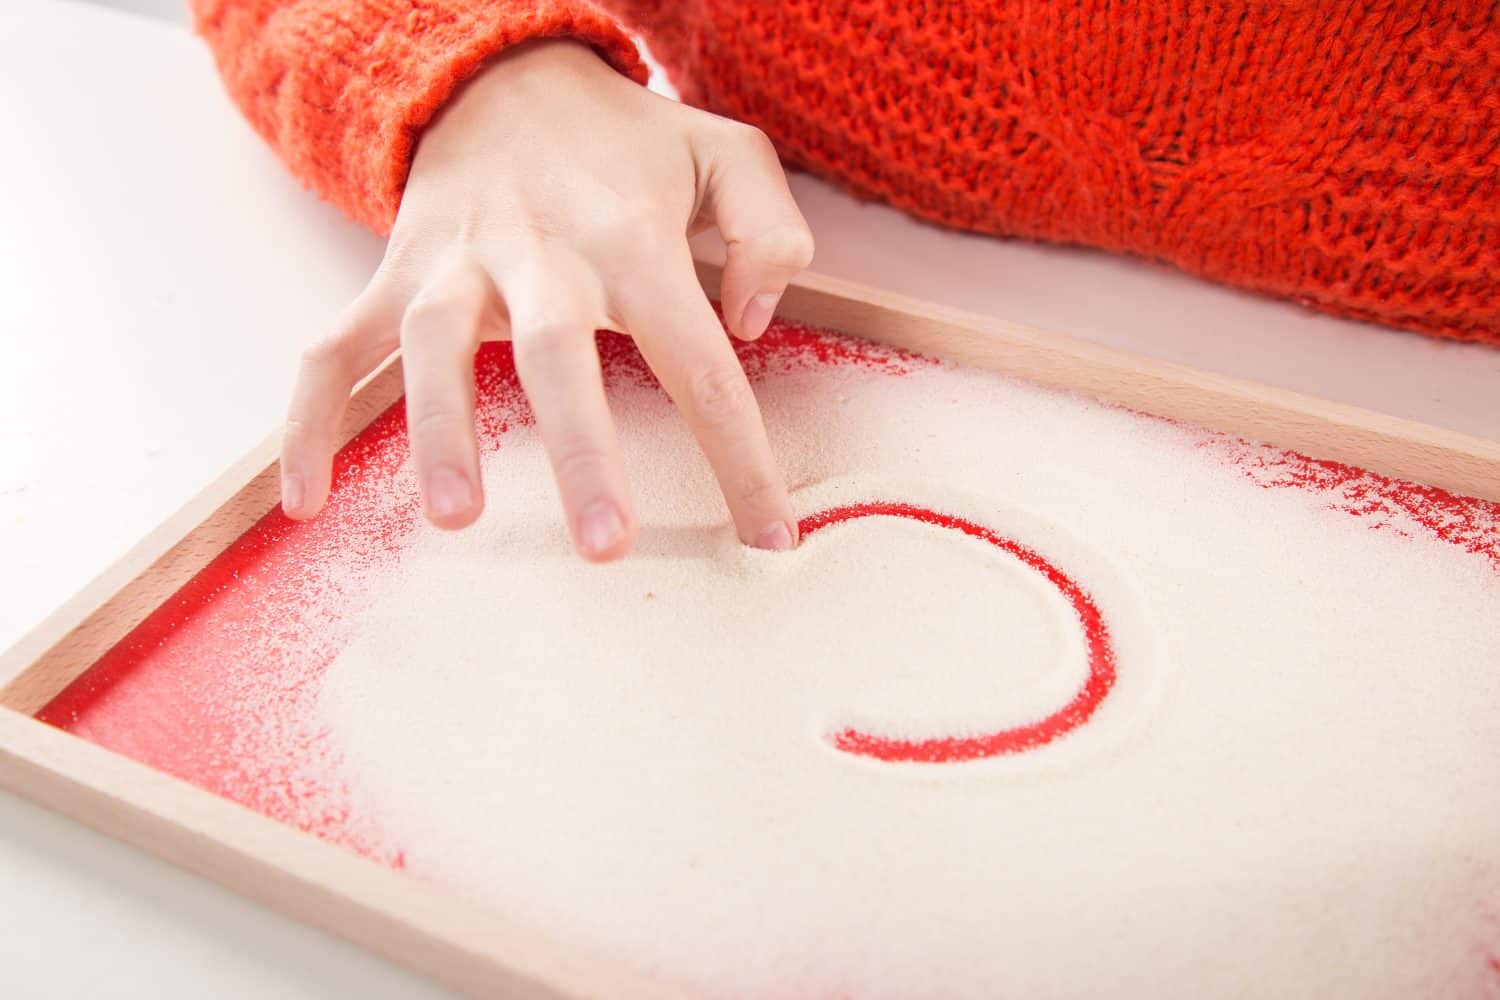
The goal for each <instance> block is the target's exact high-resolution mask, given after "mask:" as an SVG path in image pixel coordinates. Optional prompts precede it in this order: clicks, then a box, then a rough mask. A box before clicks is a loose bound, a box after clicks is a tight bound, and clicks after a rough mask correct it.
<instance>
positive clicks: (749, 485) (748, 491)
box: [738, 470, 782, 507]
mask: <svg viewBox="0 0 1500 1000" xmlns="http://www.w3.org/2000/svg"><path fill="white" fill-rule="evenodd" d="M781 490H782V486H781V482H780V480H778V479H776V478H775V477H774V476H771V475H768V474H767V473H766V472H764V471H761V470H757V471H755V472H752V473H750V474H749V475H747V476H745V478H744V479H743V480H741V481H740V483H739V490H738V499H739V501H740V503H741V504H743V505H744V506H746V507H760V506H769V505H770V503H771V502H772V501H774V500H776V499H777V498H778V496H779V495H780V493H781Z"/></svg>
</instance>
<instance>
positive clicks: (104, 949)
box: [0, 0, 1500, 997]
mask: <svg viewBox="0 0 1500 1000" xmlns="http://www.w3.org/2000/svg"><path fill="white" fill-rule="evenodd" d="M110 5H111V6H115V7H119V8H124V9H128V10H131V11H137V12H144V13H148V14H154V15H156V16H157V18H158V19H157V20H148V19H146V18H144V17H141V16H139V14H118V13H113V12H106V11H103V10H101V9H100V8H99V7H96V6H89V5H75V4H73V3H69V2H65V0H5V2H4V3H3V4H0V93H3V94H5V95H6V96H7V98H8V100H7V120H6V123H5V129H4V134H5V137H6V138H5V144H6V150H5V153H4V154H3V155H0V190H3V191H4V192H6V199H7V202H6V205H5V208H4V210H3V211H0V305H3V308H0V348H3V361H0V453H3V454H4V456H5V461H4V462H3V463H0V646H5V645H8V644H9V643H10V642H12V641H13V640H14V639H16V638H18V637H19V636H20V635H21V634H22V633H24V632H25V631H26V630H27V629H28V628H30V627H31V626H33V625H34V624H36V623H37V622H38V621H39V620H40V619H41V618H42V617H43V616H44V615H45V614H46V613H47V612H48V611H49V610H51V609H52V608H53V607H55V606H56V605H57V604H59V603H60V602H61V601H62V600H64V599H65V598H66V597H67V596H69V595H70V594H71V593H73V592H75V591H76V590H78V589H79V588H80V587H81V586H82V585H83V584H85V583H86V582H87V581H88V580H89V579H90V578H91V577H92V576H94V575H95V574H97V573H98V572H99V571H100V570H102V569H103V568H104V567H105V566H107V565H108V564H109V563H110V562H111V561H112V560H114V559H116V558H118V557H119V556H120V555H121V554H122V553H123V552H124V551H125V550H126V549H128V548H129V547H130V546H131V545H132V544H133V543H134V542H135V541H137V540H138V539H139V538H141V537H142V536H143V535H145V534H146V533H147V532H148V531H149V530H150V529H151V528H153V527H154V526H155V525H156V524H157V523H159V522H160V521H162V520H163V519H164V518H165V517H167V516H168V515H169V514H170V513H171V512H172V511H173V510H174V509H175V508H176V507H178V506H179V505H181V504H182V503H183V502H184V501H186V500H187V499H188V498H189V497H190V496H192V495H193V493H195V492H196V491H197V490H198V489H200V488H201V487H202V486H203V485H204V484H206V483H207V482H209V481H210V480H212V479H213V478H214V477H215V476H216V475H217V474H218V473H219V472H221V471H222V470H223V469H224V468H225V467H226V466H227V465H229V464H230V463H231V462H232V461H234V460H235V459H236V458H238V457H239V456H240V455H242V454H243V453H244V452H245V451H247V450H248V449H249V448H250V447H251V446H253V445H254V444H255V443H256V442H258V441H259V440H260V439H261V438H263V437H264V436H265V435H266V434H267V433H268V432H269V431H271V430H272V429H273V428H274V426H275V424H276V422H277V419H278V416H279V415H280V413H281V411H282V409H283V407H284V402H285V398H286V393H287V390H288V388H289V378H290V375H291V373H292V370H293V366H294V363H295V359H296V356H297V353H298V351H299V350H300V347H301V345H302V344H303V343H305V342H306V341H307V340H308V339H309V338H310V337H311V336H313V335H314V334H315V333H316V332H318V330H319V329H320V328H321V327H322V325H323V324H325V323H326V322H327V321H328V320H329V318H330V317H331V316H332V315H333V314H334V313H335V312H336V310H337V309H338V308H339V306H340V305H341V304H342V303H344V302H345V301H347V300H348V299H349V297H350V296H352V295H353V294H354V292H355V291H356V290H357V289H358V288H359V287H360V285H361V284H362V282H363V280H364V277H365V276H366V275H367V274H368V273H369V271H370V270H371V268H372V267H373V266H374V264H375V262H376V261H377V260H378V259H379V254H380V243H379V241H378V240H376V239H375V238H373V237H372V236H370V235H369V234H367V233H364V232H362V231H360V230H358V229H357V228H355V227H354V226H352V225H350V224H349V223H347V222H346V221H344V220H343V219H342V218H341V217H340V216H339V215H338V214H337V213H336V212H335V211H333V210H332V209H330V208H328V207H327V206H325V205H321V204H319V203H317V202H316V201H315V200H314V199H312V198H311V197H309V196H308V195H306V194H304V193H303V192H302V191H301V190H299V188H298V185H297V184H296V183H295V182H294V181H292V180H291V179H290V178H289V177H288V176H287V175H286V174H285V173H284V171H283V170H282V169H281V168H280V166H279V164H278V163H277V162H276V160H275V159H274V157H272V156H271V154H270V153H269V152H267V151H266V150H265V148H264V147H263V146H262V145H261V144H260V142H259V141H258V140H257V139H256V137H255V136H254V135H253V133H251V132H250V130H249V129H248V127H246V126H245V125H244V123H243V122H242V121H241V120H240V118H239V117H238V115H237V114H236V113H235V111H234V109H233V107H232V106H231V105H230V104H229V102H228V101H227V100H226V98H225V97H224V96H223V93H222V91H221V88H220V87H219V85H218V82H217V78H216V77H215V75H214V73H213V69H212V63H211V60H210V59H209V57H208V55H207V53H206V52H205V51H204V49H203V48H202V46H201V45H200V44H199V43H198V42H197V41H196V40H195V39H193V38H192V37H191V36H190V35H188V34H187V33H186V32H185V31H184V30H182V28H181V27H179V26H177V25H174V24H172V23H171V22H173V21H176V22H178V24H182V23H185V22H186V16H185V13H184V12H183V11H182V9H181V7H180V6H179V4H178V3H176V2H174V0H111V3H110ZM13 95H20V98H19V99H16V98H14V97H13ZM793 187H794V190H795V191H796V193H797V195H798V198H799V201H800V202H801V203H802V206H803V209H804V211H805V212H806V214H807V215H808V218H809V221H810V222H811V223H812V226H813V229H814V232H815V233H816V235H817V238H818V257H817V261H816V263H815V265H814V266H815V267H816V268H817V269H818V270H820V271H823V272H826V273H829V274H834V275H838V276H841V277H848V278H853V279H856V280H860V281H864V282H867V283H869V284H875V285H882V286H885V287H888V288H893V289H896V290H898V291H901V292H905V293H907V294H911V295H917V296H921V297H925V298H929V299H934V300H938V301H942V302H946V303H948V304H951V305H957V306H962V307H965V308H969V309H973V310H976V311H980V312H986V313H991V314H994V315H999V316H1004V317H1006V318H1009V319H1014V320H1019V321H1022V322H1029V323H1033V324H1036V325H1039V326H1042V327H1045V328H1048V329H1055V330H1062V331H1066V332H1070V333H1074V334H1077V335H1081V336H1085V337H1090V338H1094V339H1098V340H1101V341H1106V342H1109V343H1112V344H1116V345H1119V346H1124V347H1129V348H1132V349H1135V350H1139V351H1143V352H1145V353H1150V354H1153V355H1156V356H1159V357H1162V358H1167V359H1170V360H1175V361H1183V362H1187V363H1189V364H1194V365H1197V366H1199V367H1203V368H1207V369H1212V370H1216V371H1223V372H1227V373H1231V374H1235V375H1240V376H1244V377H1250V378H1256V379H1260V380H1263V381H1267V382H1271V383H1274V384H1277V385H1281V386H1285V387H1288V388H1293V389H1298V390H1301V391H1306V392H1312V393H1318V394H1321V395H1325V396H1329V397H1331V398H1334V399H1339V400H1342V401H1345V402H1352V403H1357V404H1360V405H1363V406H1368V407H1372V408H1375V409H1382V410H1385V411H1387V412H1391V413H1395V414H1399V415H1401V416H1406V417H1413V418H1416V419H1421V420H1425V421H1428V422H1431V423H1436V424H1441V425H1444V426H1449V427H1453V428H1457V429H1461V430H1465V431H1468V432H1470V433H1475V434H1481V435H1485V436H1488V437H1491V438H1495V439H1500V351H1494V350H1487V349H1482V348H1477V347H1472V346H1463V345H1455V344H1443V343H1437V342H1434V341H1431V340H1427V339H1425V338H1421V337H1418V336H1416V335H1412V334H1406V333H1400V332H1395V331H1386V330H1380V329H1376V328H1373V327H1369V326H1365V325H1363V324H1358V323H1351V322H1344V321H1340V320H1334V319H1330V318H1328V317H1324V316H1318V315H1315V314H1312V313H1309V312H1306V311H1304V310H1302V309H1299V308H1298V307H1296V306H1292V305H1288V304H1285V303H1279V302H1272V301H1268V300H1262V299H1257V298H1255V297H1252V296H1247V295H1243V294H1240V293H1237V292H1234V291H1231V290H1227V289H1223V288H1218V287H1214V286H1211V285H1208V284H1205V283H1202V282H1198V281H1195V280H1193V279H1190V278H1186V277H1183V276H1181V275H1177V274H1174V273H1172V272H1170V271H1169V270H1167V269H1165V268H1160V267H1155V266H1152V265H1147V264H1142V263H1138V262H1132V261H1126V260H1119V259H1115V258H1110V257H1107V256H1104V255H1100V254H1094V253H1090V252H1086V251H1076V250H1063V249H1056V248H1043V247H1036V246H1029V245H1025V244H1017V243H1007V242H1003V241H996V240H988V239H982V238H976V237H969V236H963V235H960V234H955V233H950V232H946V231H941V230H937V229H934V228H932V227H928V226H923V225H919V224H916V223H913V222H911V221H909V220H907V219H905V218H904V217H902V216H900V215H899V214H897V213H895V212H893V211H890V210H889V209H885V208H883V207H879V206H874V205H862V204H859V203H857V202H855V201H853V200H852V199H850V198H847V197H845V196H843V195H841V194H839V193H838V192H836V191H835V190H833V189H832V188H830V187H828V186H827V185H824V184H822V183H820V182H818V181H815V180H813V179H810V178H807V177H798V178H794V180H793ZM4 680H5V678H0V683H3V681H4ZM0 969H4V970H5V971H4V975H3V983H0V993H3V995H5V996H18V997H33V996H70V997H71V996H85V995H86V996H94V997H125V996H151V997H178V996H181V997H202V996H215V997H235V996H245V997H250V996H257V997H259V996H277V997H300V996H307V997H321V996H360V997H383V996H403V997H405V996H411V997H420V996H438V995H442V994H441V993H440V991H438V990H436V989H435V988H433V987H430V986H428V985H426V984H425V983H422V982H420V981H418V980H416V979H414V978H412V977H410V976H407V975H406V974H404V973H402V972H400V971H399V970H396V969H394V968H393V967H391V966H389V965H387V964H385V963H383V962H381V961H380V960H377V959H375V958H372V957H370V956H368V955H365V954H364V953H362V952H359V951H357V950H355V949H353V948H350V947H347V946H345V945H343V944H341V943H338V942H336V941H334V940H333V939H331V938H329V937H327V936H325V935H322V934H320V933H317V932H314V931H310V930H307V929H305V928H302V927H301V926H299V925H297V924H295V923H293V922H291V921H288V920H285V919H283V918H281V917H278V916H276V915H274V914H271V913H269V912H267V911H265V910H263V909H261V908H259V907H256V906H254V905H252V904H249V903H245V902H243V901H241V900H239V899H238V898H237V897H234V896H232V895H230V894H228V893H225V892H223V891H221V890H219V889H217V888H215V887H213V886H211V885H209V884H207V883H204V882H202V881H200V880H198V879H196V878H193V877H190V876H187V875H184V874H181V873H179V872H177V871H176V870H174V869H172V868H170V867H169V866H166V865H163V864H160V863H157V862H154V861H152V860H150V859H148V858H146V857H144V856H142V855H140V854H138V853H136V852H134V851H131V850H129V849H127V848H124V847H121V846H119V845H116V844H114V843H113V842H111V841H109V840H108V839H106V838H104V837H101V836H98V835H96V834H93V833H90V832H88V831H86V830H83V829H81V828H79V827H77V826H75V825H74V824H72V823H70V822H67V821H65V820H62V819H59V818H57V817H54V816H52V815H50V814H48V813H46V812H44V811H42V810H40V809H37V808H35V807H33V806H31V805H29V804H26V803H23V802H21V801H20V800H18V799H15V798H14V797H11V796H8V795H4V794H0Z"/></svg>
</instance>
